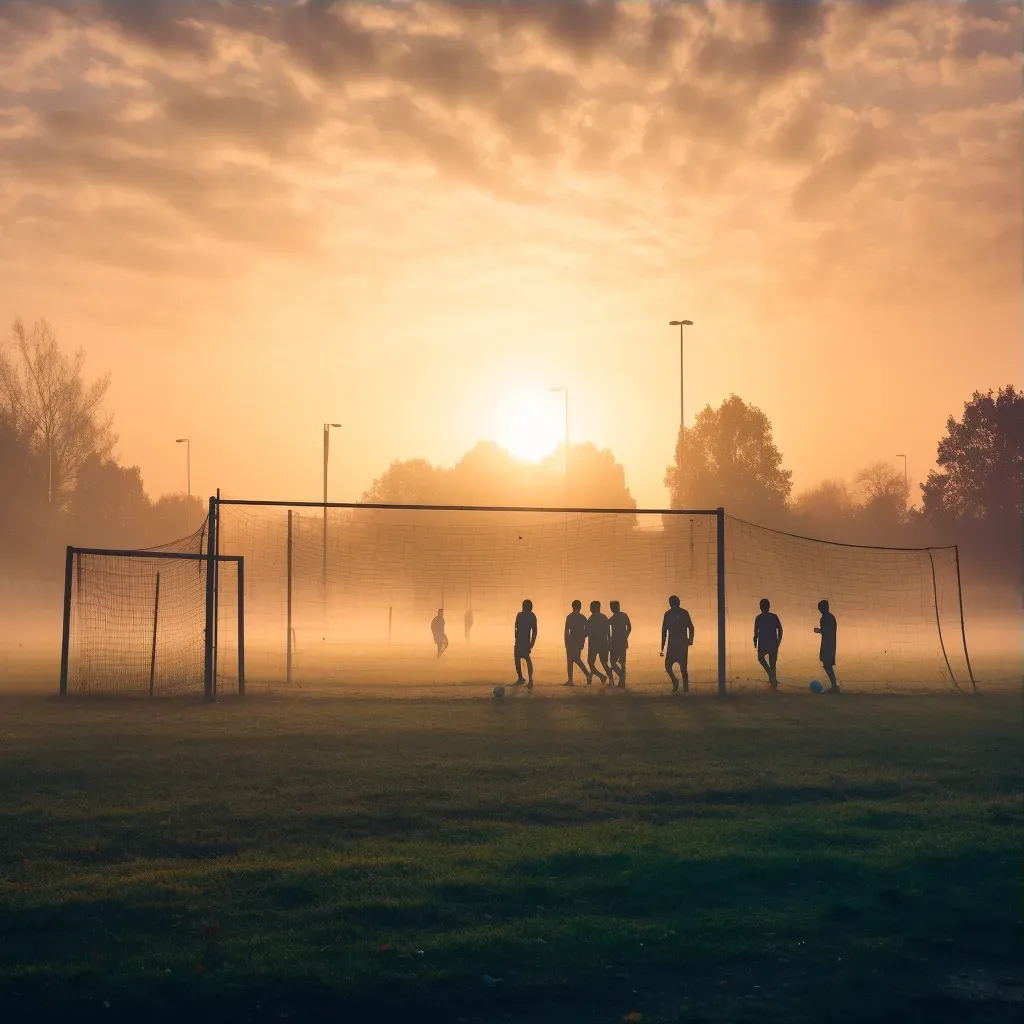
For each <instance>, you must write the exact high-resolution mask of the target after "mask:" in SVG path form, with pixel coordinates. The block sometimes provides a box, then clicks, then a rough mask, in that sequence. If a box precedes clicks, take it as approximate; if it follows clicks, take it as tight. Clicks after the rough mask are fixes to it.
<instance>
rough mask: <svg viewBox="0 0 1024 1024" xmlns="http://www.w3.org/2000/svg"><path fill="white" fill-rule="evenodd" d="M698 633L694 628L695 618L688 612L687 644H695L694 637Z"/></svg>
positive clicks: (690, 645)
mask: <svg viewBox="0 0 1024 1024" xmlns="http://www.w3.org/2000/svg"><path fill="white" fill-rule="evenodd" d="M696 635H697V631H696V630H695V629H694V628H693V619H691V618H690V613H689V612H687V613H686V643H687V646H689V647H692V646H693V638H694V637H695V636H696Z"/></svg>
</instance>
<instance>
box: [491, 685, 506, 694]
mask: <svg viewBox="0 0 1024 1024" xmlns="http://www.w3.org/2000/svg"><path fill="white" fill-rule="evenodd" d="M494 696H495V697H504V696H505V687H504V686H502V685H501V684H500V683H499V684H498V685H497V686H496V687H495V688H494Z"/></svg>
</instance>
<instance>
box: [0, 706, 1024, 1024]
mask: <svg viewBox="0 0 1024 1024" xmlns="http://www.w3.org/2000/svg"><path fill="white" fill-rule="evenodd" d="M1020 710H1021V709H1020V703H1019V700H1017V699H1011V698H989V697H984V696H983V697H979V698H967V697H959V698H958V697H915V698H909V699H908V698H896V697H879V698H867V697H856V696H843V697H841V698H827V697H821V698H812V697H810V696H809V695H802V694H801V695H792V696H781V697H776V698H774V699H772V698H770V697H769V696H768V695H765V696H763V697H760V696H759V697H754V696H751V697H747V698H742V699H732V700H730V701H728V702H725V703H718V702H716V701H714V700H712V699H706V698H705V699H686V700H672V699H670V698H668V697H667V696H666V697H661V698H639V697H633V696H629V695H619V694H615V695H611V694H609V695H607V696H606V697H604V698H602V697H601V696H600V695H598V694H580V695H578V696H577V698H576V699H569V700H557V701H555V700H545V699H543V697H542V696H540V695H537V696H534V697H532V698H527V697H526V696H525V695H517V696H516V697H515V698H514V699H508V698H507V699H506V700H504V701H502V702H498V701H490V700H465V701H450V700H449V701H437V702H433V701H425V700H424V701H421V700H416V701H373V702H371V701H366V702H361V701H338V700H334V701H327V700H324V701H314V700H291V701H271V700H267V699H256V700H252V701H250V702H248V703H239V702H237V701H235V702H225V703H222V704H219V705H216V706H212V707H205V706H199V705H196V704H191V703H190V704H185V703H174V702H157V703H154V704H148V703H145V702H136V703H129V704H109V703H106V704H104V703H89V702H77V703H70V704H60V703H58V702H56V701H54V700H42V699H14V698H8V699H3V700H0V731H2V744H3V750H2V757H0V787H2V788H0V793H2V798H0V876H2V884H0V1019H3V1020H5V1021H12V1022H13V1021H18V1022H21V1021H33V1022H36V1021H56V1020H61V1021H64V1020H66V1021H93V1020H96V1021H157V1022H163V1021H168V1022H169V1021H187V1022H199V1021H225V1022H235V1021H239V1022H241V1021H279V1020H287V1021H328V1020H330V1021H364V1020H365V1021H391V1020H395V1021H410V1022H413V1021H445V1022H452V1024H454V1022H458V1021H462V1020H465V1021H502V1020H522V1021H538V1022H542V1021H557V1022H560V1024H562V1022H566V1021H575V1020H581V1021H623V1020H626V1019H632V1020H636V1019H638V1018H637V1017H635V1016H634V1017H629V1015H630V1014H639V1015H640V1018H639V1019H640V1020H642V1021H650V1022H652V1021H712V1020H714V1021H762V1020H765V1021H766V1020H778V1021H820V1020H828V1021H869V1020H870V1021H894V1022H895V1021H901V1022H903V1021H928V1022H929V1024H935V1022H937V1021H982V1020H984V1021H1003V1020H1005V1021H1011V1020H1013V1021H1017V1020H1019V1019H1020V1017H1019V1015H1020V1012H1021V1010H1022V1008H1024V1007H1022V1001H1024V980H1022V977H1021V973H1020V969H1019V964H1020V956H1021V950H1022V926H1021V906H1022V901H1021V897H1022V887H1021V882H1020V862H1019V854H1020V850H1021V846H1022V839H1024V809H1022V802H1021V791H1022V789H1024V771H1022V754H1021V743H1020V740H1021V728H1020V727H1021V714H1020Z"/></svg>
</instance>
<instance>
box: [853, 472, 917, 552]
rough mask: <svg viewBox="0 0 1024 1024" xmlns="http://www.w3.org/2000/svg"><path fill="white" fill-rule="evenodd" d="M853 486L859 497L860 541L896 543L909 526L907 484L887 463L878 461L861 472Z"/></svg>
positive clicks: (857, 516) (901, 475)
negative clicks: (904, 528)
mask: <svg viewBox="0 0 1024 1024" xmlns="http://www.w3.org/2000/svg"><path fill="white" fill-rule="evenodd" d="M854 484H855V486H856V488H857V494H858V496H859V498H860V504H859V505H858V507H857V510H856V519H857V523H858V525H859V526H860V527H861V532H860V534H859V539H860V540H862V541H863V543H866V544H886V543H896V542H897V541H899V540H900V539H901V538H900V531H901V530H902V529H903V527H904V526H906V524H907V499H908V494H907V482H906V478H905V477H904V476H903V474H902V473H901V472H900V471H899V470H897V469H896V468H895V467H894V466H892V465H891V464H890V463H888V462H875V463H872V464H871V465H870V466H867V467H865V468H864V469H862V470H861V471H860V472H859V473H858V474H857V475H856V477H854Z"/></svg>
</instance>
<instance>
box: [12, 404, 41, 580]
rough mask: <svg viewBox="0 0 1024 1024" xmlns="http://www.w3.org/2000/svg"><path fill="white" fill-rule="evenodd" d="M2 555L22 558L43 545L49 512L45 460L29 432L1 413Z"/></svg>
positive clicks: (15, 558) (29, 556) (14, 558)
mask: <svg viewBox="0 0 1024 1024" xmlns="http://www.w3.org/2000/svg"><path fill="white" fill-rule="evenodd" d="M0 480H2V481H3V499H2V500H0V556H2V557H3V560H4V561H5V562H6V563H8V564H11V563H13V562H23V561H25V560H26V559H29V558H31V556H32V555H33V554H34V553H36V552H37V551H38V550H39V549H40V548H41V546H42V542H43V541H44V539H45V537H46V530H47V527H48V525H49V517H48V516H47V515H46V512H47V505H46V464H45V461H44V460H42V459H40V457H39V455H38V454H37V453H35V452H33V451H32V446H31V443H30V441H29V437H28V435H27V434H26V433H25V432H24V431H20V430H18V429H17V428H16V427H15V426H14V424H13V423H12V421H11V420H10V418H9V417H7V416H3V415H0Z"/></svg>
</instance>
